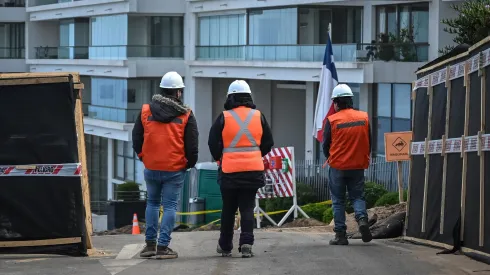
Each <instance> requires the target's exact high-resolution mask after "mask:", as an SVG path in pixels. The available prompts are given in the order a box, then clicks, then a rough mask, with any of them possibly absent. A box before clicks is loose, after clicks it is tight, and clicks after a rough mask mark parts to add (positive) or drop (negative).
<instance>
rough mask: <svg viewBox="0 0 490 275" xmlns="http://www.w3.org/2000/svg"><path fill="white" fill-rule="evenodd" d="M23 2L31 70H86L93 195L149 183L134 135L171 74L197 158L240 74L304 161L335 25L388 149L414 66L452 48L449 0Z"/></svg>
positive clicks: (404, 111)
mask: <svg viewBox="0 0 490 275" xmlns="http://www.w3.org/2000/svg"><path fill="white" fill-rule="evenodd" d="M0 1H2V0H0ZM3 1H8V0H3ZM26 1H27V7H26V8H21V10H22V12H24V18H26V19H25V44H24V45H22V46H23V47H24V49H25V50H24V52H25V58H24V59H22V60H21V63H22V62H24V63H23V64H24V65H23V66H25V67H26V68H27V71H30V72H53V71H54V72H56V71H60V72H72V71H78V72H80V74H81V75H82V82H83V83H84V84H85V91H84V99H83V100H84V111H85V115H86V117H85V133H86V136H87V138H86V140H87V154H88V159H89V171H90V181H91V185H92V188H91V193H92V199H93V200H95V201H97V200H100V201H104V200H108V199H111V198H112V194H113V187H114V184H118V183H122V182H125V181H136V182H137V183H141V184H142V185H143V189H144V181H143V165H142V163H141V162H139V161H138V160H137V158H136V156H135V155H134V153H133V151H132V143H131V131H132V127H133V123H134V120H135V117H136V115H137V113H138V112H139V110H140V108H141V105H142V104H143V103H146V102H148V101H149V100H150V98H151V95H152V94H154V93H155V92H157V89H158V82H159V80H160V78H161V76H162V75H163V74H164V73H166V72H168V71H177V72H178V73H180V74H182V75H183V76H184V77H185V78H184V81H185V83H186V89H185V91H184V102H185V103H186V104H188V105H190V106H191V107H192V108H193V110H194V113H195V115H196V118H197V121H198V127H199V130H200V144H199V145H200V158H199V161H200V162H205V161H211V156H210V154H209V151H208V147H207V136H208V131H209V128H210V126H211V124H212V123H213V122H214V119H215V118H216V116H217V115H218V114H219V112H221V111H222V109H223V103H224V101H225V97H226V91H227V87H228V85H229V83H231V82H232V81H233V80H235V79H245V80H247V81H248V82H249V84H250V86H251V88H252V91H253V96H254V100H255V102H256V104H257V106H258V109H260V110H261V111H262V112H263V113H264V114H265V116H266V118H267V119H268V121H269V123H270V125H271V128H272V132H273V135H274V139H275V144H276V146H294V147H295V153H296V158H297V159H299V160H311V161H313V160H317V159H320V158H321V150H320V148H319V147H320V146H318V145H319V144H318V143H317V142H316V141H315V140H314V138H313V136H312V127H313V115H314V109H315V102H316V94H317V90H318V81H319V79H320V71H321V66H322V60H323V55H324V51H325V43H326V40H327V30H328V26H329V25H331V28H332V29H331V30H332V31H331V36H332V42H333V50H334V58H335V63H336V66H337V72H338V77H339V81H340V82H341V83H348V84H349V85H350V86H351V87H352V88H353V91H354V93H355V107H356V108H358V109H361V110H365V111H367V112H369V114H370V117H371V120H372V125H373V126H372V131H373V154H380V155H381V154H383V153H384V148H383V134H384V133H385V132H391V131H406V130H410V125H411V121H410V117H411V104H410V95H411V82H412V81H413V80H415V74H414V72H415V70H416V69H417V68H418V67H420V66H421V65H422V64H424V63H425V62H427V61H428V60H432V59H434V58H436V57H437V56H438V49H439V48H442V47H443V46H445V45H448V44H451V43H452V42H451V37H450V36H449V35H448V34H446V33H444V32H443V30H442V29H443V27H441V26H440V23H439V22H440V20H441V19H443V18H450V17H453V16H454V14H453V11H452V10H451V9H450V7H449V4H450V3H453V2H454V1H444V0H432V1H347V0H344V1H332V0H323V1H319V0H267V1H260V0H201V1H199V0H187V1H184V0H80V1H71V0H26ZM4 9H7V8H2V7H0V50H1V49H2V45H4V44H5V43H4V44H1V43H3V40H2V36H1V35H2V29H1V26H2V24H5V23H2V22H3V21H5V20H4V19H3V18H4V17H3V16H2V11H3V10H4ZM5 18H7V19H8V18H10V17H5ZM11 19H12V18H10V20H11ZM407 39H408V40H410V42H406V41H407ZM372 41H377V42H378V43H373V42H372ZM9 45H10V44H9ZM19 45H20V44H19ZM19 47H20V46H19ZM5 48H6V47H5ZM5 60H7V59H5ZM11 60H16V59H12V58H10V59H8V61H9V62H10V61H11ZM0 63H3V64H4V61H3V59H2V60H0ZM2 66H3V65H0V72H2V71H4V72H6V71H8V70H5V68H4V67H9V66H3V67H2ZM19 68H20V67H19Z"/></svg>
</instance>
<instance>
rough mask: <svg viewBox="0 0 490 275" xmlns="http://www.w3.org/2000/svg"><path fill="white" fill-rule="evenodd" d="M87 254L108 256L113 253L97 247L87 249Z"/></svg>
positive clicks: (90, 255)
mask: <svg viewBox="0 0 490 275" xmlns="http://www.w3.org/2000/svg"><path fill="white" fill-rule="evenodd" d="M87 254H88V256H89V257H110V256H114V255H115V254H114V253H112V252H110V251H104V250H100V249H97V248H92V249H87Z"/></svg>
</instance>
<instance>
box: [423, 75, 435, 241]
mask: <svg viewBox="0 0 490 275" xmlns="http://www.w3.org/2000/svg"><path fill="white" fill-rule="evenodd" d="M427 94H428V95H429V115H428V117H427V137H426V138H425V154H424V156H425V180H424V201H423V206H422V232H425V224H426V220H427V192H428V189H429V171H430V156H429V142H430V137H431V131H432V125H431V124H432V99H433V97H434V96H433V91H432V78H431V76H430V74H429V86H428V87H427Z"/></svg>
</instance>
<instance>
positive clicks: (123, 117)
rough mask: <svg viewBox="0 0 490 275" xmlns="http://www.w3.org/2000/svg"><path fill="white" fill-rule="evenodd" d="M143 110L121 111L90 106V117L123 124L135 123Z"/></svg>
mask: <svg viewBox="0 0 490 275" xmlns="http://www.w3.org/2000/svg"><path fill="white" fill-rule="evenodd" d="M140 111H141V110H140V109H138V110H130V109H120V108H114V107H102V106H95V105H89V106H88V117H90V118H93V119H99V120H108V121H114V122H121V123H134V122H135V121H136V118H137V116H138V113H139V112H140Z"/></svg>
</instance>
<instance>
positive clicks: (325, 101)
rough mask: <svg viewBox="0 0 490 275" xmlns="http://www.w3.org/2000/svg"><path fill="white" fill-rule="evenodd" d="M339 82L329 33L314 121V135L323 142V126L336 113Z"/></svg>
mask: <svg viewBox="0 0 490 275" xmlns="http://www.w3.org/2000/svg"><path fill="white" fill-rule="evenodd" d="M338 83H339V78H338V77H337V69H336V68H335V63H334V60H333V50H332V41H331V40H330V33H329V34H328V39H327V47H326V48H325V56H324V57H323V66H322V73H321V75H320V86H319V87H318V97H317V100H316V108H315V118H314V121H313V136H314V137H315V138H316V139H317V140H318V141H319V142H320V143H321V142H323V127H324V125H325V122H326V121H327V117H328V116H330V115H332V114H333V113H335V110H334V108H333V102H332V99H331V98H332V91H333V88H335V86H337V84H338Z"/></svg>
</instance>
